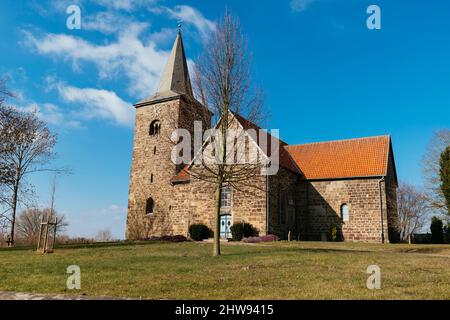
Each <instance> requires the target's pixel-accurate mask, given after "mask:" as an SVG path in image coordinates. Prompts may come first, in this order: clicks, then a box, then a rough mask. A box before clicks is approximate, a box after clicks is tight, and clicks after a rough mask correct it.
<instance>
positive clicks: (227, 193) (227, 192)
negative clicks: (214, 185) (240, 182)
mask: <svg viewBox="0 0 450 320" xmlns="http://www.w3.org/2000/svg"><path fill="white" fill-rule="evenodd" d="M220 207H221V208H229V207H231V187H230V186H224V187H223V188H222V195H221V197H220Z"/></svg>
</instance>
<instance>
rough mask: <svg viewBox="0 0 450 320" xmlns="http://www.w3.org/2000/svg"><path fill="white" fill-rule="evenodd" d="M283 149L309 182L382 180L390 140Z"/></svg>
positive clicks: (379, 139)
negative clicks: (323, 180) (375, 178)
mask: <svg viewBox="0 0 450 320" xmlns="http://www.w3.org/2000/svg"><path fill="white" fill-rule="evenodd" d="M285 148H286V150H287V151H288V152H289V154H290V155H291V157H292V158H293V159H294V161H295V163H296V164H297V166H298V167H299V168H300V170H301V171H302V173H303V174H304V176H305V178H306V179H308V180H313V179H337V178H353V177H370V176H385V175H386V174H387V163H388V157H389V150H390V137H389V136H378V137H369V138H359V139H350V140H340V141H330V142H318V143H310V144H303V145H295V146H286V147H285Z"/></svg>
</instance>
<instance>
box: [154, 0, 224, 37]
mask: <svg viewBox="0 0 450 320" xmlns="http://www.w3.org/2000/svg"><path fill="white" fill-rule="evenodd" d="M163 9H164V11H166V12H168V13H169V14H170V15H171V16H172V18H174V19H179V20H180V19H181V20H182V21H183V22H185V23H190V24H192V25H194V26H195V27H196V28H197V30H198V31H199V32H200V35H201V36H202V38H203V39H206V38H207V37H208V35H209V34H210V33H211V32H212V31H214V29H215V27H216V25H215V23H214V22H212V21H211V20H208V19H206V18H205V17H204V16H203V14H202V13H201V12H200V11H198V10H197V9H195V8H193V7H190V6H186V5H180V6H176V7H175V8H174V9H170V8H167V7H163ZM164 11H163V12H164ZM155 12H157V11H155Z"/></svg>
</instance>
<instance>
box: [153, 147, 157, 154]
mask: <svg viewBox="0 0 450 320" xmlns="http://www.w3.org/2000/svg"><path fill="white" fill-rule="evenodd" d="M153 154H156V146H155V147H153Z"/></svg>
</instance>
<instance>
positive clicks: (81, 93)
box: [57, 83, 134, 126]
mask: <svg viewBox="0 0 450 320" xmlns="http://www.w3.org/2000/svg"><path fill="white" fill-rule="evenodd" d="M57 90H58V92H59V95H60V96H61V98H62V99H63V100H64V101H65V102H69V103H74V104H80V105H82V106H83V109H82V110H79V111H77V112H76V114H77V116H79V117H82V118H85V119H96V118H98V119H107V120H112V121H113V122H115V123H117V124H119V125H124V126H132V125H133V121H134V113H133V110H134V109H133V107H132V105H131V104H130V103H128V102H125V101H123V100H122V99H121V98H119V97H118V96H117V95H116V93H115V92H112V91H108V90H101V89H93V88H76V87H73V86H66V85H64V84H62V83H59V84H57Z"/></svg>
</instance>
